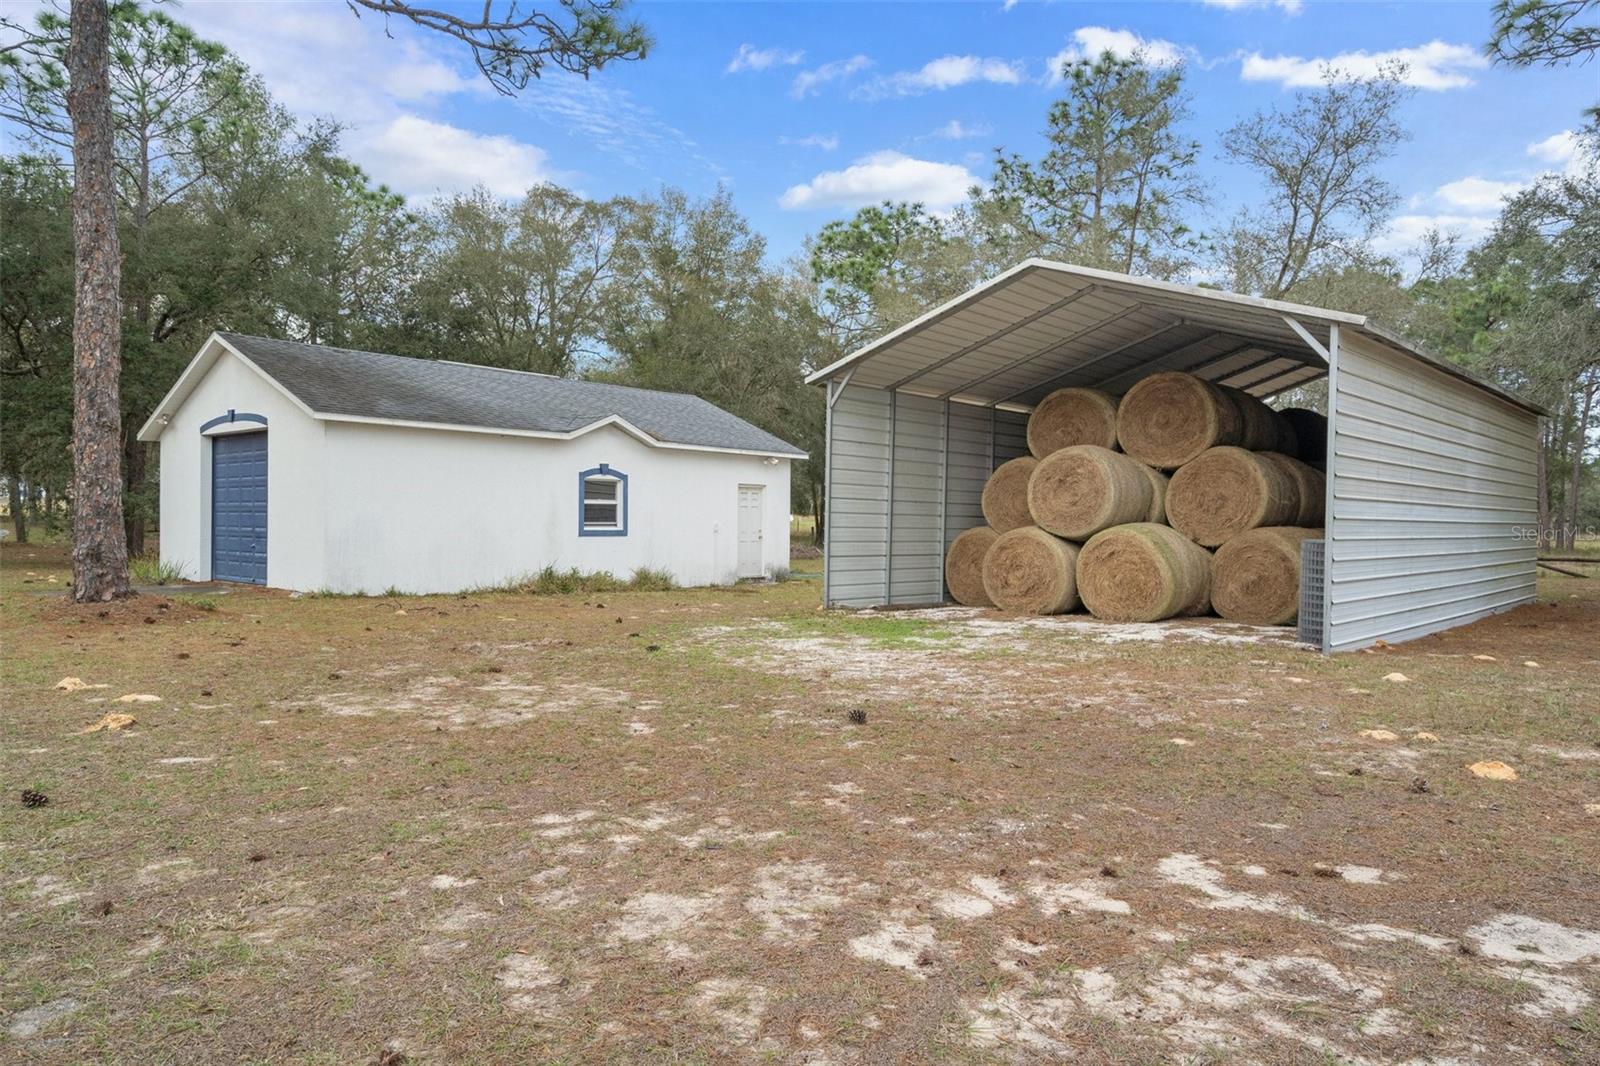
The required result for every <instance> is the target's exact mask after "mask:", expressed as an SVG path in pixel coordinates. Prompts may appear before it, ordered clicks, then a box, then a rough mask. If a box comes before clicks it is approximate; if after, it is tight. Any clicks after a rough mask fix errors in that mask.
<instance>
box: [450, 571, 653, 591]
mask: <svg viewBox="0 0 1600 1066" xmlns="http://www.w3.org/2000/svg"><path fill="white" fill-rule="evenodd" d="M677 587H678V583H677V581H676V580H674V579H673V576H672V575H671V574H670V573H669V572H667V571H666V570H662V569H658V568H652V567H648V566H641V567H639V568H638V569H637V570H635V571H634V572H633V574H632V575H631V576H630V577H628V578H626V579H623V578H619V577H617V576H616V575H615V574H612V573H609V572H607V571H605V570H595V571H591V572H589V573H584V572H583V571H582V570H579V569H578V568H577V567H573V568H571V569H569V570H557V569H556V568H555V567H553V566H547V567H545V568H544V569H543V570H540V571H539V572H538V573H536V574H525V575H523V576H521V577H514V578H512V579H511V580H509V581H506V582H503V583H501V584H499V585H483V586H479V587H478V588H475V589H472V590H470V592H471V594H473V595H482V594H486V593H492V592H514V593H519V594H521V595H524V596H571V595H574V594H577V593H585V592H668V591H670V590H672V589H675V588H677Z"/></svg>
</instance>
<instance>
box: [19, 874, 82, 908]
mask: <svg viewBox="0 0 1600 1066" xmlns="http://www.w3.org/2000/svg"><path fill="white" fill-rule="evenodd" d="M30 894H31V895H32V896H33V898H34V899H36V900H38V901H39V902H40V903H43V904H44V905H45V906H47V907H64V906H66V905H67V904H68V903H73V902H75V901H77V900H79V899H82V898H83V896H82V894H81V893H79V892H74V891H73V890H72V889H71V888H70V887H68V885H67V882H65V881H63V880H62V879H61V878H59V877H57V876H55V875H54V874H40V875H39V876H38V877H35V878H34V879H33V889H32V890H31V893H30Z"/></svg>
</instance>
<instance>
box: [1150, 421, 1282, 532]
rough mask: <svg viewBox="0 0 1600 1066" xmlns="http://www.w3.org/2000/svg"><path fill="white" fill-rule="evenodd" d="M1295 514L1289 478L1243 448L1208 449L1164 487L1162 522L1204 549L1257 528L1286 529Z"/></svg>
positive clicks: (1272, 465)
mask: <svg viewBox="0 0 1600 1066" xmlns="http://www.w3.org/2000/svg"><path fill="white" fill-rule="evenodd" d="M1299 510H1300V497H1299V494H1298V493H1297V492H1296V491H1295V483H1294V481H1292V480H1291V479H1290V477H1289V475H1288V474H1286V473H1284V472H1283V470H1282V469H1281V468H1280V467H1279V466H1278V465H1277V464H1276V463H1274V462H1272V461H1271V460H1270V459H1263V458H1262V457H1261V456H1259V455H1257V454H1256V453H1255V452H1248V451H1245V450H1244V449H1243V448H1234V447H1231V446H1230V447H1222V448H1211V449H1208V450H1207V451H1206V452H1205V453H1204V454H1203V455H1201V456H1200V457H1199V458H1197V459H1195V460H1194V461H1193V462H1191V463H1186V464H1184V466H1183V468H1182V469H1181V470H1179V471H1178V472H1177V473H1176V474H1173V475H1172V481H1171V482H1170V483H1169V484H1168V485H1167V521H1168V522H1170V523H1172V528H1173V529H1176V530H1177V531H1178V532H1180V533H1182V534H1183V535H1184V536H1186V537H1188V538H1189V539H1190V540H1193V541H1194V542H1195V543H1196V544H1200V545H1202V546H1204V547H1207V548H1215V547H1217V546H1218V545H1219V544H1222V543H1224V542H1225V541H1228V540H1231V539H1232V538H1234V537H1237V536H1238V535H1239V534H1240V533H1243V532H1244V531H1245V530H1247V529H1255V528H1256V527H1257V526H1283V525H1288V524H1289V522H1290V520H1292V519H1293V518H1294V516H1295V515H1296V514H1297V513H1298V512H1299Z"/></svg>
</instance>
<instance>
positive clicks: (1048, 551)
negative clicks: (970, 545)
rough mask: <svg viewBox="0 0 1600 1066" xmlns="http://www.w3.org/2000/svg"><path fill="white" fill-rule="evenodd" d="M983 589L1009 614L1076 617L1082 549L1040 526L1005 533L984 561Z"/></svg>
mask: <svg viewBox="0 0 1600 1066" xmlns="http://www.w3.org/2000/svg"><path fill="white" fill-rule="evenodd" d="M983 589H984V591H985V592H986V593H988V595H989V599H991V600H993V601H994V605H995V606H996V607H998V608H1000V609H1001V610H1003V611H1016V612H1018V613H1020V614H1061V613H1062V612H1064V611H1070V610H1072V609H1073V608H1074V607H1076V606H1077V605H1078V546H1077V545H1076V544H1071V543H1068V542H1067V541H1064V540H1062V539H1061V538H1060V537H1057V536H1054V535H1052V534H1050V533H1046V532H1045V531H1044V530H1042V529H1040V528H1038V527H1037V526H1026V527H1024V528H1022V529H1013V530H1011V531H1010V532H1009V533H1002V534H1000V536H999V537H996V538H995V542H994V543H993V544H992V545H990V546H989V551H988V552H987V553H986V554H985V555H984V557H983Z"/></svg>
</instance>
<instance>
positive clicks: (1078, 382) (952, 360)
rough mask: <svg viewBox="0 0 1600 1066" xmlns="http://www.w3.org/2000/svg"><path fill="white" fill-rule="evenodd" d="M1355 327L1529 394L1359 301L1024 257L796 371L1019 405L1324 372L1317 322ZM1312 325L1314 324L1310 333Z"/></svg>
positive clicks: (1263, 387)
mask: <svg viewBox="0 0 1600 1066" xmlns="http://www.w3.org/2000/svg"><path fill="white" fill-rule="evenodd" d="M1335 325H1337V326H1338V327H1339V328H1340V329H1343V330H1354V331H1356V332H1360V333H1364V334H1366V335H1368V336H1370V337H1371V338H1373V339H1375V340H1377V341H1378V342H1380V343H1382V344H1384V345H1386V346H1388V347H1390V348H1394V349H1397V350H1399V351H1402V352H1404V353H1405V354H1407V355H1410V356H1412V357H1413V358H1416V359H1419V360H1421V361H1423V362H1426V363H1428V364H1430V365H1433V366H1436V367H1437V368H1439V369H1440V370H1443V371H1445V372H1447V373H1450V374H1453V375H1455V376H1457V377H1460V378H1463V379H1465V380H1468V381H1471V382H1472V383H1473V384H1475V385H1477V386H1479V387H1480V388H1483V389H1485V390H1487V391H1489V392H1492V393H1495V394H1497V395H1499V396H1500V397H1501V398H1502V399H1505V400H1507V401H1508V402H1510V403H1513V404H1515V405H1517V406H1518V407H1521V408H1524V409H1525V410H1531V411H1533V412H1535V413H1539V414H1542V413H1543V412H1542V411H1540V409H1539V408H1537V407H1534V406H1532V405H1530V404H1528V403H1527V402H1526V401H1524V400H1522V399H1520V398H1518V397H1516V396H1514V395H1512V394H1511V393H1508V392H1506V391H1505V390H1503V389H1500V388H1499V387H1497V386H1495V385H1493V384H1490V383H1488V382H1485V381H1482V380H1479V379H1477V378H1475V377H1472V376H1471V375H1469V374H1467V373H1466V372H1465V371H1463V370H1462V369H1461V368H1460V367H1457V366H1454V365H1452V364H1450V363H1446V362H1444V361H1443V360H1440V359H1438V358H1436V357H1434V356H1431V355H1429V354H1428V353H1426V352H1424V351H1422V350H1420V349H1418V348H1417V347H1416V346H1415V345H1412V344H1410V343H1409V342H1407V341H1405V340H1403V339H1401V338H1400V337H1398V336H1397V335H1395V334H1394V333H1392V332H1390V331H1388V330H1385V329H1383V328H1382V327H1380V326H1378V325H1376V324H1375V323H1373V322H1372V321H1370V320H1369V319H1368V318H1367V317H1366V316H1364V315H1356V314H1349V313H1347V312H1343V311H1333V310H1329V309H1327V308H1321V307H1308V306H1305V305H1302V304H1293V303H1286V302H1283V301H1280V300H1266V299H1262V298H1260V297H1254V296H1242V295H1239V294H1238V293H1231V292H1224V291H1221V290H1218V289H1205V288H1200V287H1198V286H1192V285H1178V284H1174V283H1172V282H1166V281H1156V280H1154V279H1150V278H1139V277H1134V276H1132V275H1128V274H1117V273H1113V272H1110V271H1105V270H1094V269H1091V268H1089V267H1080V266H1073V265H1070V264H1067V263H1058V262H1054V261H1052V260H1048V259H1028V260H1025V261H1024V262H1022V263H1020V264H1018V265H1017V266H1015V267H1013V268H1011V269H1010V270H1008V271H1006V272H1005V273H1004V274H1001V275H999V276H998V277H996V278H994V279H993V280H991V281H988V282H985V283H984V284H982V285H979V286H978V287H976V288H974V289H971V290H970V291H968V292H966V293H964V294H963V295H961V296H958V297H956V298H955V299H954V300H951V301H949V302H948V303H945V304H943V305H941V306H939V307H936V308H934V309H933V310H932V311H929V312H928V313H927V314H924V315H923V316H921V317H920V318H917V319H916V320H914V321H912V322H909V323H907V324H906V325H904V326H901V327H900V328H899V329H897V330H895V331H894V332H892V333H889V334H887V335H885V336H883V337H881V338H879V339H878V340H876V341H874V342H873V343H871V344H869V345H867V346H866V347H864V348H861V349H858V350H857V351H855V352H853V353H851V354H850V355H848V356H846V357H844V358H843V359H840V360H839V361H837V362H835V363H833V364H831V365H829V366H826V367H824V368H822V369H821V370H818V371H816V372H815V373H813V374H812V375H811V376H810V377H809V378H808V379H807V381H809V382H819V381H825V380H833V379H839V378H844V377H848V378H849V380H850V382H851V383H852V384H856V385H864V386H868V387H871V388H880V389H889V390H893V391H901V392H906V393H910V394H913V395H919V396H931V397H935V398H937V399H941V400H952V401H958V402H963V403H972V404H979V405H984V406H998V407H1007V408H1017V409H1023V410H1026V409H1030V408H1032V407H1033V406H1034V405H1035V404H1037V403H1038V402H1039V401H1040V400H1042V399H1043V398H1044V397H1045V396H1046V395H1048V394H1049V393H1050V392H1051V391H1053V390H1055V389H1059V388H1063V387H1066V386H1092V387H1094V388H1100V389H1105V390H1107V391H1110V392H1113V393H1120V392H1123V391H1125V390H1126V389H1127V388H1128V387H1129V386H1131V385H1133V384H1134V382H1136V381H1137V380H1139V378H1141V377H1143V376H1145V375H1146V374H1150V373H1153V372H1155V371H1158V370H1185V371H1189V372H1190V373H1194V374H1197V375H1199V376H1201V377H1203V378H1206V379H1207V380H1209V381H1215V382H1219V383H1221V384H1225V385H1231V386H1234V387H1236V388H1240V389H1244V390H1245V391H1247V392H1250V393H1253V394H1254V395H1256V396H1261V397H1266V396H1271V395H1273V394H1274V393H1278V392H1282V391H1284V390H1285V389H1290V388H1293V387H1295V386H1296V385H1303V384H1305V383H1307V382H1310V381H1314V380H1316V379H1318V378H1321V377H1323V376H1325V375H1326V374H1327V373H1328V361H1327V351H1326V347H1325V344H1326V338H1327V335H1328V327H1330V326H1335ZM1318 333H1320V334H1321V336H1320V337H1318V336H1317V334H1318Z"/></svg>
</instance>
